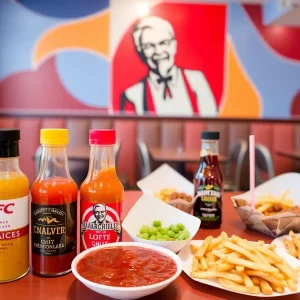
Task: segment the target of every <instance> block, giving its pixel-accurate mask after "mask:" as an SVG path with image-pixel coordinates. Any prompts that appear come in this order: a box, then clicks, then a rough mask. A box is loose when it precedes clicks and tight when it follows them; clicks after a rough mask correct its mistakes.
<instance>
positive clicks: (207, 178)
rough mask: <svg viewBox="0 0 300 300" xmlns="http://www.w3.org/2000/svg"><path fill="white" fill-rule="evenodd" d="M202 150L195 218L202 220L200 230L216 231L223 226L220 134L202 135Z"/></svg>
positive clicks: (197, 176) (196, 184)
mask: <svg viewBox="0 0 300 300" xmlns="http://www.w3.org/2000/svg"><path fill="white" fill-rule="evenodd" d="M201 139H202V149H201V154H200V165H199V169H198V171H197V172H196V174H195V176H194V187H195V189H194V195H195V197H197V200H196V203H195V206H194V216H196V217H198V218H199V219H200V220H201V225H200V228H203V229H215V228H219V227H220V226H221V224H222V192H223V176H222V174H221V171H220V168H219V157H218V155H219V139H220V133H219V132H210V131H205V132H202V133H201Z"/></svg>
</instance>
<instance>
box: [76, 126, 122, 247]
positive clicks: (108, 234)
mask: <svg viewBox="0 0 300 300" xmlns="http://www.w3.org/2000/svg"><path fill="white" fill-rule="evenodd" d="M89 142H90V145H91V152H90V165H89V171H88V174H87V177H86V179H85V180H84V182H83V183H82V185H81V187H80V234H81V239H80V251H83V250H85V249H88V248H91V247H94V246H98V245H103V244H108V243H114V242H119V241H120V240H121V220H122V212H123V195H124V188H123V186H122V184H121V182H120V181H119V179H118V177H117V173H116V168H115V158H114V144H115V143H116V132H115V130H90V132H89Z"/></svg>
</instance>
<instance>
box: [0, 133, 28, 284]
mask: <svg viewBox="0 0 300 300" xmlns="http://www.w3.org/2000/svg"><path fill="white" fill-rule="evenodd" d="M19 140H20V130H18V129H0V282H9V281H12V280H15V279H18V278H21V277H22V276H24V275H26V274H27V272H28V270H29V218H28V194H29V181H28V178H27V177H26V176H25V175H24V173H23V172H22V171H21V170H20V167H19Z"/></svg>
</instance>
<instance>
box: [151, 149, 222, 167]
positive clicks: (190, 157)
mask: <svg viewBox="0 0 300 300" xmlns="http://www.w3.org/2000/svg"><path fill="white" fill-rule="evenodd" d="M148 151H149V154H150V156H151V158H152V159H153V160H154V161H156V162H170V163H171V162H173V163H174V162H177V163H178V162H184V163H198V162H199V160H200V151H199V150H197V149H188V150H182V151H178V149H177V148H174V149H162V148H149V150H148ZM226 161H227V158H226V157H225V156H223V155H219V162H220V163H224V162H226Z"/></svg>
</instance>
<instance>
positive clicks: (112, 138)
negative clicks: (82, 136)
mask: <svg viewBox="0 0 300 300" xmlns="http://www.w3.org/2000/svg"><path fill="white" fill-rule="evenodd" d="M89 140H90V144H92V145H114V144H115V143H116V131H115V130H114V129H91V130H90V134H89Z"/></svg>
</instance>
